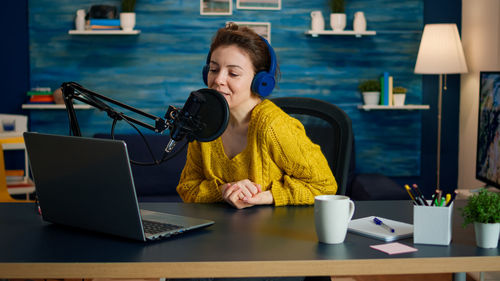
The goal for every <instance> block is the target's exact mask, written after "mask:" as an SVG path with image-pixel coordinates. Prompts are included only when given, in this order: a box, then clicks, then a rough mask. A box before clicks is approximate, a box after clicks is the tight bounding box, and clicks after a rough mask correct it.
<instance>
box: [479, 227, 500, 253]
mask: <svg viewBox="0 0 500 281" xmlns="http://www.w3.org/2000/svg"><path fill="white" fill-rule="evenodd" d="M474 231H475V232H476V245H477V246H478V247H480V248H496V247H497V246H498V237H499V235H500V223H479V222H474Z"/></svg>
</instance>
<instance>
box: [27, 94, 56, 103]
mask: <svg viewBox="0 0 500 281" xmlns="http://www.w3.org/2000/svg"><path fill="white" fill-rule="evenodd" d="M28 103H54V96H53V95H52V94H51V95H34V96H30V98H29V100H28Z"/></svg>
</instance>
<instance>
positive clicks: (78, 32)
mask: <svg viewBox="0 0 500 281" xmlns="http://www.w3.org/2000/svg"><path fill="white" fill-rule="evenodd" d="M139 33H141V31H140V30H132V31H124V30H70V31H68V34H69V35H137V34H139Z"/></svg>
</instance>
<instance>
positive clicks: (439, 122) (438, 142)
mask: <svg viewBox="0 0 500 281" xmlns="http://www.w3.org/2000/svg"><path fill="white" fill-rule="evenodd" d="M445 75H446V74H445ZM442 104H443V74H439V95H438V115H437V122H438V124H437V125H438V129H437V153H436V154H437V159H436V165H437V167H436V188H437V189H441V187H440V186H439V170H440V167H441V166H440V165H441V107H442Z"/></svg>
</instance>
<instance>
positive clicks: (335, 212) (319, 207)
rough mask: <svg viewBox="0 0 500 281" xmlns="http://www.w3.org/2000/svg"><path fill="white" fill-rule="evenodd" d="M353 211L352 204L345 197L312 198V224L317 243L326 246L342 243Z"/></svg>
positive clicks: (320, 196)
mask: <svg viewBox="0 0 500 281" xmlns="http://www.w3.org/2000/svg"><path fill="white" fill-rule="evenodd" d="M354 209H355V207H354V202H353V201H352V200H351V199H349V197H347V196H343V195H319V196H316V197H314V224H315V226H316V235H317V236H318V240H319V242H322V243H327V244H339V243H342V242H344V240H345V236H346V234H347V226H348V225H349V222H350V221H351V219H352V215H353V214H354Z"/></svg>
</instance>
